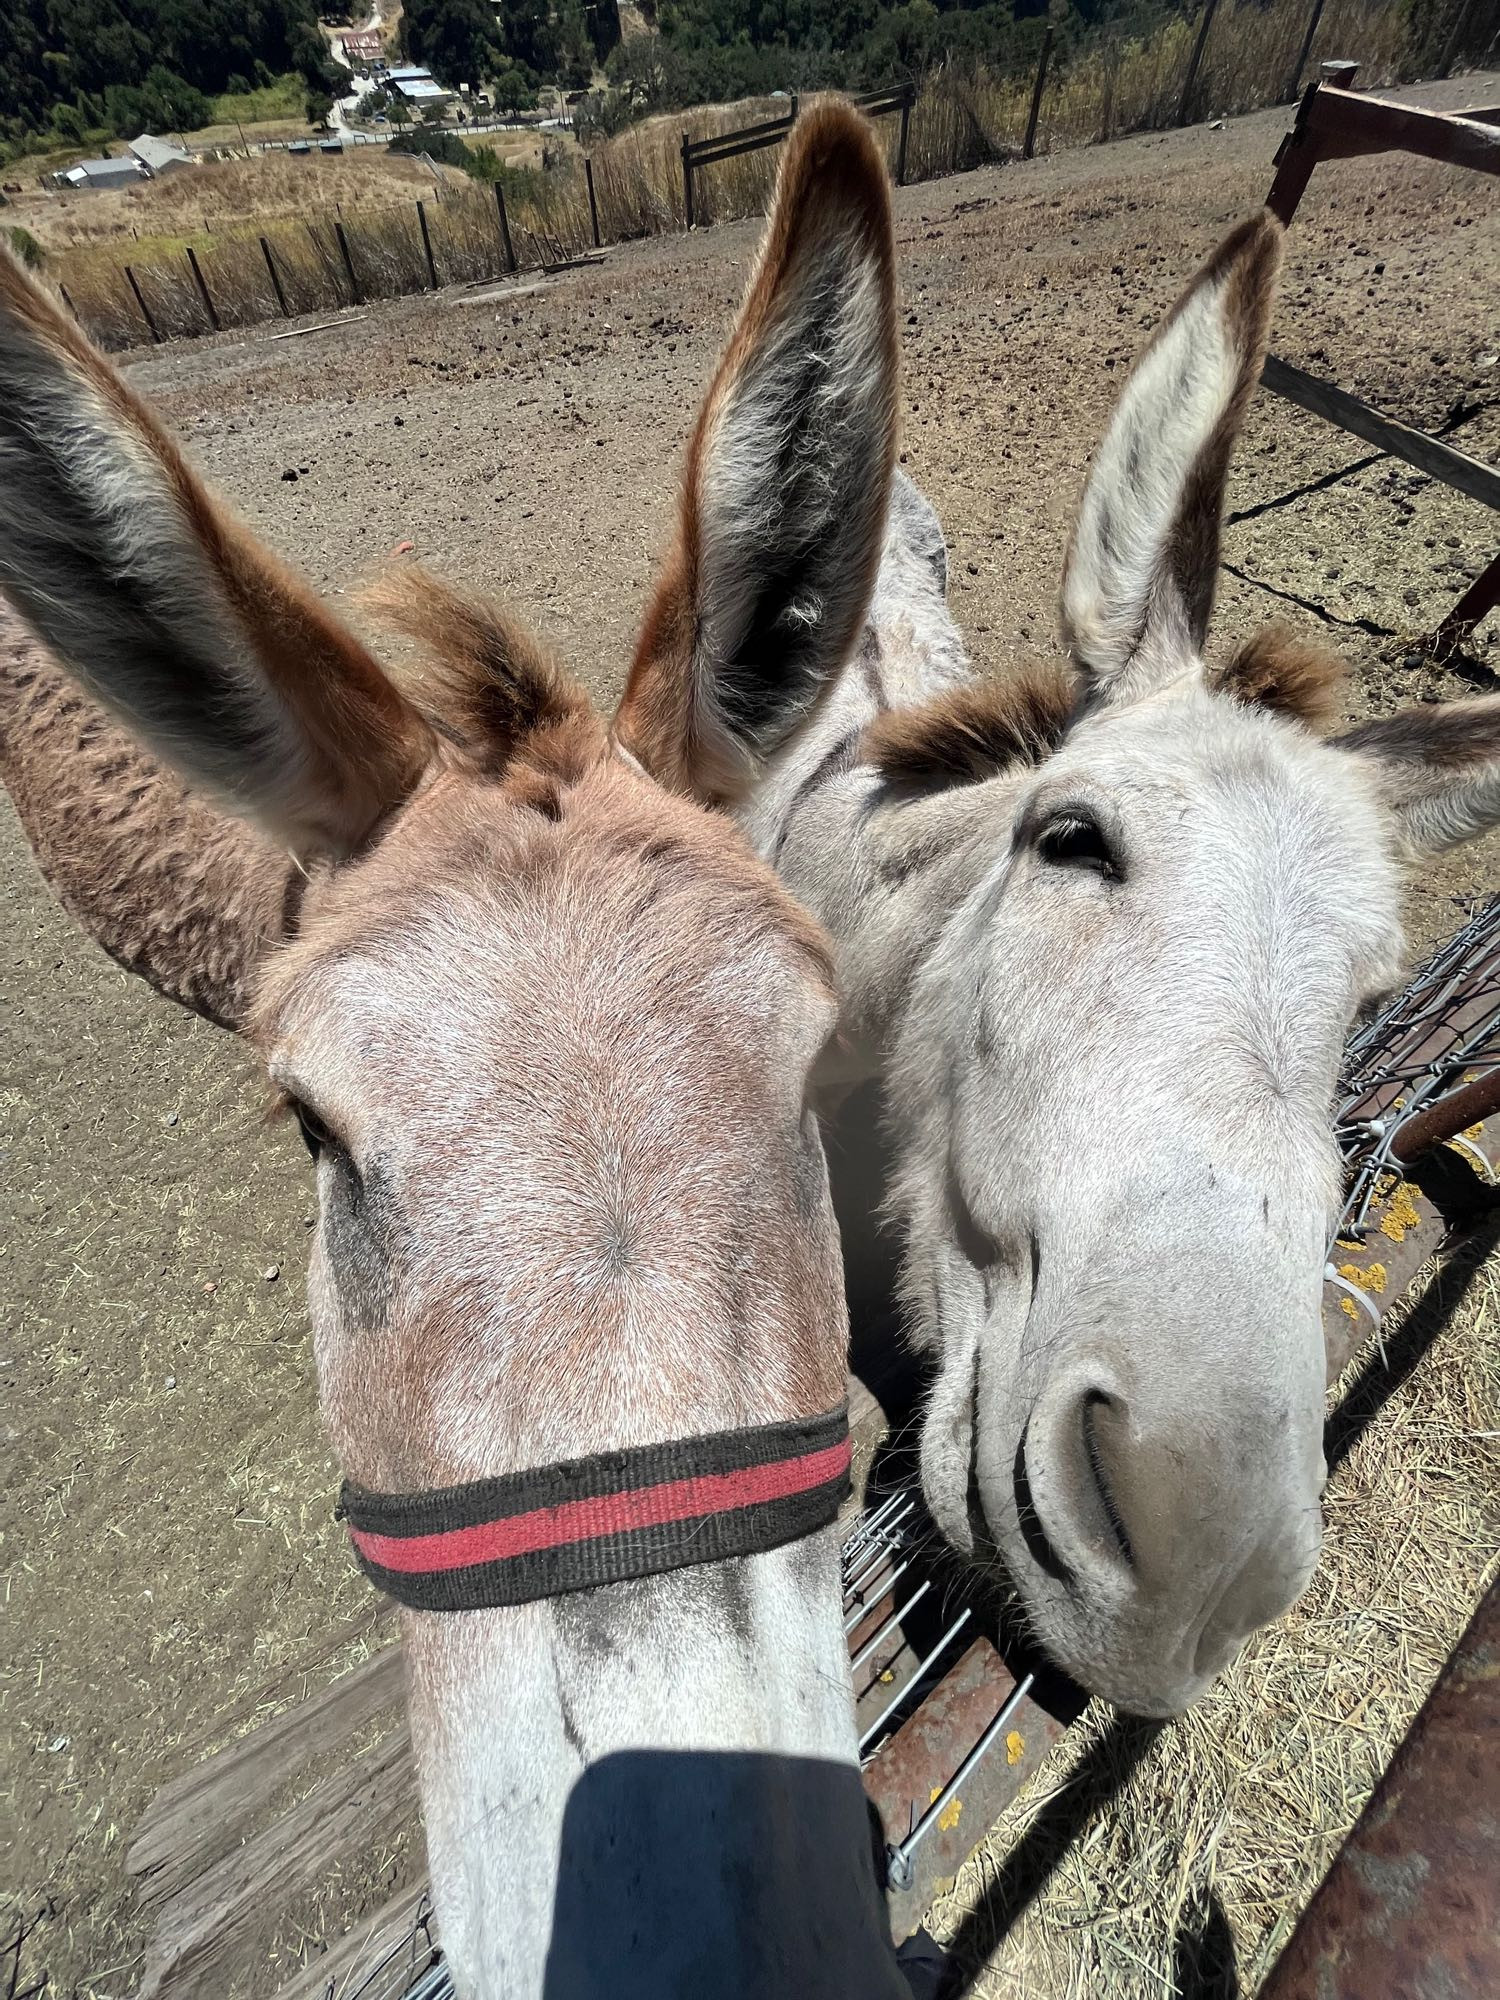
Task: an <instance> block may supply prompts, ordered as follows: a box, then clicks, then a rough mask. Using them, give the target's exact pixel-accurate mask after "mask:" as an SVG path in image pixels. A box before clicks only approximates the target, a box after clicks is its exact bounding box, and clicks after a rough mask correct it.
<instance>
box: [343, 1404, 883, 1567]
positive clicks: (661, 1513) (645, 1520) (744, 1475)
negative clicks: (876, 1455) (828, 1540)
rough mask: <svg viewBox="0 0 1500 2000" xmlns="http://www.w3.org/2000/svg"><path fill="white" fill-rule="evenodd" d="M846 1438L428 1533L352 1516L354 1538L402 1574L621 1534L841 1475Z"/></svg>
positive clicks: (783, 1494) (368, 1554) (370, 1556)
mask: <svg viewBox="0 0 1500 2000" xmlns="http://www.w3.org/2000/svg"><path fill="white" fill-rule="evenodd" d="M851 1452H852V1447H851V1445H850V1441H849V1439H848V1438H847V1437H846V1438H843V1439H842V1440H841V1441H840V1442H839V1443H838V1444H831V1445H828V1446H826V1447H825V1448H824V1449H823V1450H822V1451H810V1452H805V1453H804V1454H803V1455H802V1456H801V1457H800V1458H783V1459H778V1460H777V1461H776V1462H775V1463H774V1464H771V1465H750V1466H746V1467H745V1468H744V1470H743V1471H740V1472H717V1473H709V1474H705V1475H704V1476H703V1477H702V1478H699V1479H671V1480H668V1481H666V1482H665V1484H663V1485H660V1486H642V1487H638V1488H637V1489H636V1490H635V1491H633V1492H628V1493H611V1494H609V1495H607V1496H606V1497H605V1498H603V1499H597V1500H569V1501H567V1502H565V1503H564V1505H563V1506H561V1507H539V1508H537V1509H535V1510H534V1511H533V1512H532V1513H530V1514H510V1515H507V1516H506V1518H505V1519H504V1520H500V1521H481V1522H480V1523H479V1524H478V1525H477V1526H475V1527H472V1528H445V1529H444V1530H443V1531H442V1532H441V1533H439V1534H435V1535H375V1534H367V1533H365V1532H363V1531H362V1530H361V1529H359V1528H356V1527H355V1526H354V1525H353V1524H352V1523H351V1524H350V1527H349V1533H350V1536H351V1537H352V1539H353V1542H354V1546H355V1547H356V1548H357V1549H358V1550H359V1552H360V1554H361V1555H362V1556H363V1557H364V1558H365V1560H366V1561H367V1562H372V1563H376V1564H378V1565H379V1567H380V1568H381V1569H388V1570H395V1571H397V1572H399V1573H400V1574H402V1575H406V1576H414V1575H418V1574H432V1573H433V1572H435V1571H440V1570H450V1569H469V1568H471V1567H473V1565H474V1564H476V1563H488V1562H503V1561H504V1560H505V1558H506V1557H507V1556H525V1555H531V1554H533V1553H534V1552H535V1551H536V1550H538V1549H556V1548H564V1547H566V1546H567V1545H568V1544H569V1543H570V1542H592V1541H597V1540H599V1539H600V1538H601V1537H602V1536H605V1535H620V1534H626V1533H628V1532H629V1530H630V1529H632V1528H655V1527H658V1526H660V1525H661V1524H662V1523H663V1522H666V1521H690V1520H692V1519H693V1518H694V1517H695V1516H698V1515H704V1514H728V1513H733V1512H734V1511H735V1510H736V1509H737V1508H741V1507H756V1506H759V1505H761V1504H762V1503H763V1502H765V1501H767V1500H786V1499H790V1498H791V1496H792V1495H793V1494H795V1493H807V1492H809V1491H810V1490H811V1489H812V1488H813V1487H815V1486H824V1485H827V1484H829V1483H830V1482H831V1481H833V1480H835V1479H841V1478H842V1477H843V1475H844V1474H845V1473H846V1472H847V1471H848V1470H849V1463H850V1457H851Z"/></svg>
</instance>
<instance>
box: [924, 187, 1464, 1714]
mask: <svg viewBox="0 0 1500 2000" xmlns="http://www.w3.org/2000/svg"><path fill="white" fill-rule="evenodd" d="M1279 237H1280V232H1279V230H1278V229H1277V228H1276V227H1275V225H1274V224H1272V223H1271V222H1270V221H1269V220H1261V221H1257V222H1253V223H1251V224H1249V225H1247V226H1246V227H1245V228H1242V229H1241V230H1239V231H1237V232H1236V233H1235V235H1234V236H1232V237H1231V238H1230V239H1229V240H1228V241H1227V242H1226V244H1225V245H1224V246H1223V247H1222V248H1221V249H1220V251H1219V252H1218V253H1217V255H1216V256H1215V257H1214V259H1213V260H1212V261H1211V262H1210V263H1209V265H1208V266H1207V267H1206V268H1205V270H1204V271H1203V272H1202V273H1200V275H1199V277H1198V279H1197V280H1196V281H1195V283H1194V285H1193V286H1192V287H1191V288H1190V290H1189V291H1188V293H1187V294H1186V295H1185V297H1184V299H1183V300H1182V301H1181V303H1180V304H1179V305H1178V307H1177V308H1176V310H1175V311H1174V313H1173V314H1172V316H1171V317H1170V319H1169V320H1168V321H1167V322H1166V324H1165V325H1164V327H1163V328H1162V330H1161V331H1160V333H1159V334H1158V335H1157V336H1156V338H1155V340H1154V341H1153V343H1152V345H1151V347H1150V349H1149V350H1148V351H1147V353H1146V355H1145V356H1144V357H1143V359H1142V361H1141V363H1140V365H1139V367H1138V368H1137V370H1136V371H1135V374H1134V376H1133V377H1132V380H1131V382H1130V383H1129V385H1128V386H1127V389H1126V392H1125V394H1124V397H1123V399H1122V402H1121V404H1120V407H1119V409H1118V411H1117V413H1116V416H1115V419H1114V422H1113V425H1112V427H1111V430H1110V432H1109V435H1108V437H1107V438H1106V440H1105V443H1104V445H1103V446H1102V448H1101V450H1100V452H1099V455H1098V458H1097V459H1096V462H1095V465H1094V468H1093V470H1092V472H1091V475H1090V479H1089V482H1088V486H1087V488H1086V491H1085V494H1084V498H1083V503H1082V506H1081V509H1080V514H1079V520H1078V525H1077V529H1076V531H1075V535H1074V540H1073V545H1072V548H1071V550H1070V553H1069V558H1068V564H1067V569H1066V573H1065V577H1064V584H1063V598H1062V604H1063V623H1064V629H1065V633H1066V635H1067V636H1068V638H1069V640H1070V642H1071V648H1072V652H1073V656H1074V659H1075V661H1076V663H1077V664H1078V666H1079V667H1080V668H1081V670H1082V673H1083V676H1084V681H1083V688H1082V691H1081V701H1080V704H1079V707H1078V709H1077V710H1076V712H1075V714H1074V716H1073V717H1072V718H1071V719H1070V720H1069V721H1068V722H1067V723H1066V724H1065V725H1064V726H1063V728H1062V729H1061V731H1060V733H1059V736H1058V739H1057V742H1056V747H1055V749H1054V751H1053V753H1052V754H1051V755H1050V756H1048V757H1046V758H1045V759H1044V761H1042V762H1041V763H1040V765H1039V766H1038V768H1037V769H1036V770H1035V771H1034V772H1033V773H1031V774H1029V775H1028V776H1027V777H1026V778H1025V779H1024V780H1021V781H1019V782H1018V781H1017V779H1016V778H1015V776H1014V775H1012V776H1010V777H1008V778H1007V777H997V778H995V779H993V780H992V781H991V782H989V783H987V784H986V783H981V784H979V785H978V786H976V787H975V789H974V793H973V795H972V796H971V797H970V799H969V800H968V801H967V804H966V805H960V806H958V807H957V810H958V811H960V812H964V813H967V814H969V815H976V816H977V815H993V818H992V819H991V820H990V826H989V830H988V832H987V833H984V834H980V835H978V837H977V846H976V849H975V857H974V866H973V867H972V868H971V869H970V871H969V872H968V874H967V876H966V878H965V879H964V883H963V888H964V894H963V896H962V899H961V900H960V901H958V902H957V904H956V906H955V907H954V908H953V909H952V910H951V912H950V913H949V914H948V916H947V918H946V921H945V925H944V928H943V929H942V930H941V932H940V934H939V936H938V938H937V940H936V942H935V946H934V948H933V950H932V951H931V953H930V954H929V955H928V956H927V957H926V959H925V960H924V962H923V963H922V964H921V965H920V967H919V969H918V971H917V973H916V976H915V979H914V982H913V987H912V995H911V1004H910V1008H909V1010H908V1013H907V1015H906V1017H905V1021H904V1024H903V1026H902V1029H901V1031H900V1033H899V1035H898V1037H897V1039H896V1042H895V1045H894V1047H893V1050H892V1054H891V1066H890V1077H891V1084H890V1089H891V1108H892V1115H893V1119H894V1121H895V1123H896V1128H897V1130H898V1132H899V1134H900V1136H901V1139H902V1141H903V1142H904V1149H905V1150H904V1153H903V1158H902V1161H901V1165H900V1169H899V1180H898V1187H897V1191H896V1195H895V1207H896V1209H897V1212H898V1213H899V1214H900V1216H901V1218H902V1220H903V1222H904V1225H905V1230H906V1237H907V1242H908V1245H909V1257H908V1263H907V1269H906V1277H905V1285H906V1292H907V1297H908V1300H909V1302H910V1305H911V1308H912V1317H913V1322H914V1325H915V1327H916V1329H917V1333H918V1338H919V1339H920V1340H922V1341H924V1342H925V1343H926V1344H928V1345H929V1346H930V1347H931V1348H932V1350H933V1353H934V1357H935V1359H936V1361H937V1363H938V1370H939V1372H938V1378H937V1385H936V1388H935V1390H934V1394H933V1399H932V1405H931V1408H930V1410H929V1413H928V1418H927V1422H926V1426H925V1429H924V1435H923V1477H924V1484H925V1486H926V1489H927V1493H928V1496H929V1500H930V1503H931V1505H932V1506H933V1509H934V1511H935V1513H936V1515H937V1517H938V1519H939V1520H940V1522H941V1523H942V1525H943V1527H944V1528H945V1530H946V1532H947V1533H948V1535H949V1536H950V1538H951V1539H952V1540H953V1541H954V1542H955V1543H956V1544H957V1545H958V1546H960V1547H962V1548H968V1549H971V1550H973V1551H974V1552H976V1553H978V1554H981V1555H988V1556H990V1557H992V1558H993V1557H995V1556H998V1557H999V1558H1000V1559H1001V1560H1002V1561H1003V1563H1004V1565H1005V1567H1006V1569H1007V1570H1008V1571H1009V1572H1010V1573H1011V1575H1012V1576H1013V1577H1014V1578H1015V1579H1016V1580H1017V1582H1018V1583H1019V1585H1020V1589H1021V1594H1022V1597H1023V1600H1024V1602H1025V1605H1026V1608H1027V1610H1028V1612H1029V1614H1030V1616H1031V1619H1032V1622H1033V1623H1034V1625H1035V1627H1036V1628H1037V1630H1038V1632H1039V1633H1040V1634H1041V1636H1042V1637H1043V1638H1044V1640H1045V1641H1046V1642H1047V1643H1048V1645H1049V1646H1050V1647H1051V1649H1052V1650H1053V1651H1054V1652H1055V1653H1057V1654H1058V1655H1059V1657H1060V1658H1062V1659H1063V1660H1064V1661H1065V1662H1066V1663H1067V1664H1068V1665H1069V1666H1070V1667H1071V1668H1072V1669H1073V1670H1074V1672H1075V1673H1077V1674H1078V1675H1079V1676H1080V1678H1082V1679H1083V1680H1084V1681H1085V1682H1086V1684H1087V1685H1088V1686H1089V1687H1090V1688H1093V1689H1096V1690H1098V1691H1100V1692H1103V1693H1106V1694H1109V1695H1111V1696H1113V1697H1114V1698H1115V1699H1116V1700H1117V1701H1120V1702H1121V1703H1123V1704H1125V1705H1127V1706H1130V1707H1134V1708H1138V1709H1146V1710H1149V1711H1157V1712H1170V1711H1171V1710H1173V1709H1175V1708H1178V1707H1180V1706H1182V1705H1184V1704H1185V1703H1186V1702H1187V1701H1188V1700H1190V1699H1191V1698H1192V1696H1193V1695H1194V1694H1195V1693H1196V1692H1197V1691H1198V1690H1199V1689H1200V1688H1201V1687H1202V1686H1203V1685H1204V1684H1205V1682H1206V1681H1207V1679H1208V1678H1209V1677H1210V1676H1211V1675H1212V1674H1214V1673H1215V1672H1217V1671H1218V1669H1219V1668H1220V1667H1221V1666H1223V1665H1224V1664H1225V1662H1226V1661H1227V1660H1228V1659H1229V1658H1230V1657H1231V1656H1232V1655H1233V1653H1234V1652H1235V1650H1236V1649H1237V1648H1238V1645H1239V1644H1240V1642H1241V1640H1242V1639H1243V1638H1244V1636H1245V1635H1246V1633H1248V1632H1249V1631H1251V1630H1253V1629H1254V1628H1255V1627H1256V1626H1257V1625H1259V1624H1261V1623H1263V1622H1265V1621H1266V1620H1268V1619H1270V1618H1272V1617H1274V1616H1275V1615H1276V1614H1277V1613H1279V1612H1280V1611H1281V1610H1282V1609H1283V1608H1284V1607H1285V1606H1286V1605H1287V1604H1289V1603H1290V1602H1291V1601H1292V1600H1293V1599H1294V1598H1295V1597H1296V1596H1297V1595H1298V1594H1299V1593H1300V1591H1301V1590H1302V1588H1303V1586H1304V1585H1305V1583H1306V1582H1307V1579H1308V1577H1309V1576H1310V1574H1311V1571H1312V1567H1313V1564H1314V1562H1315V1559H1316V1556H1317V1552H1318V1548H1319V1543H1320V1536H1321V1523H1320V1517H1319V1506H1318V1501H1319V1495H1320V1493H1321V1490H1322V1483H1323V1476H1324V1468H1323V1456H1322V1419H1323V1389H1324V1375H1325V1367H1324V1353H1323V1341H1322V1334H1321V1325H1320V1300H1321V1274H1322V1269H1323V1264H1324V1258H1325V1245H1326V1242H1327V1235H1328V1230H1329V1226H1330V1223H1331V1221H1332V1218H1333V1215H1334V1213H1335V1212H1336V1205H1337V1197H1338V1191H1339V1178H1340V1177H1339V1163H1338V1158H1337V1154H1336V1150H1335V1147H1334V1144H1333V1139H1332V1134H1331V1130H1330V1122H1329V1105H1330V1101H1331V1098H1332V1094H1333V1089H1334V1084H1335V1080H1336V1076H1337V1069H1338V1062H1339V1057H1340V1053H1341V1051H1342V1048H1343V1044H1344V1041H1345V1039H1346V1036H1347V1034H1348V1031H1349V1029H1350V1027H1351V1025H1352V1023H1353V1021H1354V1019H1355V1016H1356V1014H1357V1012H1358V1010H1359V1009H1360V1007H1361V1006H1362V1005H1364V1004H1365V1003H1366V1002H1367V1001H1369V1000H1370V999H1371V998H1373V997H1374V996H1375V995H1377V994H1378V993H1379V992H1380V991H1381V990H1382V989H1383V988H1385V987H1387V986H1388V985H1389V984H1390V983H1391V982H1392V980H1393V979H1394V978H1395V976H1396V973H1397V970H1398V967H1399V963H1400V950H1401V933H1400V924H1399V894H1400V875H1399V866H1398V862H1399V857H1400V855H1401V853H1402V851H1403V850H1409V849H1411V848H1412V847H1414V846H1421V845H1440V844H1443V843H1444V842H1446V841H1447V840H1450V839H1454V838H1462V837H1464V836H1466V835H1467V834H1470V833H1473V832H1475V831H1478V830H1480V828H1482V827H1483V826H1484V825H1486V824H1488V823H1490V822H1492V821H1493V819H1494V818H1495V816H1496V814H1497V813H1500V761H1497V759H1500V703H1496V702H1493V701H1491V702H1481V703H1470V704H1461V705H1459V706H1457V707H1456V708H1454V709H1453V710H1450V711H1447V712H1440V713H1439V714H1438V715H1437V716H1436V717H1435V719H1434V720H1433V721H1432V722H1430V723H1428V724H1426V726H1425V727H1424V726H1423V724H1422V722H1421V721H1420V720H1417V721H1413V720H1412V719H1409V718H1398V719H1397V720H1396V722H1395V723H1394V724H1374V725H1369V726H1367V727H1366V728H1365V729H1363V730H1361V731H1357V732H1355V733H1354V735H1353V736H1352V737H1351V738H1347V739H1345V741H1344V743H1343V744H1338V743H1334V744H1330V743H1327V742H1325V741H1323V740H1321V739H1320V738H1319V737H1318V736H1316V735H1315V734H1314V732H1313V729H1312V728H1311V727H1310V726H1309V725H1310V724H1311V723H1314V722H1317V721H1320V720H1321V719H1322V716H1321V713H1320V711H1321V710H1322V708H1323V707H1324V705H1325V704H1326V703H1327V700H1328V696H1329V693H1330V687H1329V675H1328V674H1327V673H1326V672H1322V673H1320V672H1319V670H1318V667H1317V664H1316V661H1315V660H1314V659H1312V658H1310V657H1309V655H1308V654H1307V653H1306V651H1305V650H1304V649H1301V648H1299V647H1297V646H1295V645H1280V646H1278V644H1277V642H1276V641H1275V639H1274V638H1272V639H1269V640H1267V641H1265V642H1262V643H1260V644H1258V645H1255V646H1252V647H1251V648H1249V649H1247V650H1246V652H1245V653H1243V654H1242V655H1241V657H1240V659H1239V660H1238V661H1237V662H1236V663H1235V665H1234V666H1233V667H1232V668H1230V669H1229V670H1228V671H1227V672H1226V673H1225V674H1223V675H1221V676H1218V677H1215V678H1212V679H1211V678H1210V677H1209V676H1208V675H1207V674H1206V672H1205V669H1204V667H1203V663H1202V655H1201V648H1202V644H1203V640H1204V635H1205V631H1206V627H1207V621H1208V616H1209V611H1210V608H1211V604H1212V595H1213V583H1214V576H1215V571H1216V568H1217V560H1218V535H1219V520H1220V511H1221V505H1222V492H1223V482H1224V472H1225V466H1226V463H1227V458H1228V453H1229V448H1230V443H1231V441H1232V438H1233V435H1234V432H1235V430H1236V428H1237V425H1238V421H1239V416H1240V412H1241V410H1242V408H1243V405H1244V403H1245V402H1246V400H1247V399H1248V397H1249V394H1250V392H1251V390H1252V388H1253V385H1254V383H1255V381H1256V379H1257V378H1258V375H1259V371H1260V365H1261V361H1262V359H1263V356H1264V352H1265V339H1266V328H1267V323H1268V320H1269V314H1270V304H1271V288H1272V283H1273V279H1274V273H1275V269H1276V264H1277V261H1278V258H1279V247H1280V246H1279ZM1000 698H1001V700H1002V701H1003V693H1002V695H1001V697H1000ZM1278 711H1279V712H1278ZM904 726H905V727H906V728H907V729H909V730H912V731H914V732H915V734H916V736H917V737H918V738H920V735H921V730H922V722H921V720H920V718H908V719H907V721H906V722H905V724H904ZM1454 749H1459V752H1460V754H1459V756H1458V758H1457V759H1456V760H1455V758H1454V757H1453V754H1452V752H1453V750H1454ZM997 835H998V836H999V837H998V838H996V837H995V836H997Z"/></svg>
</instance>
